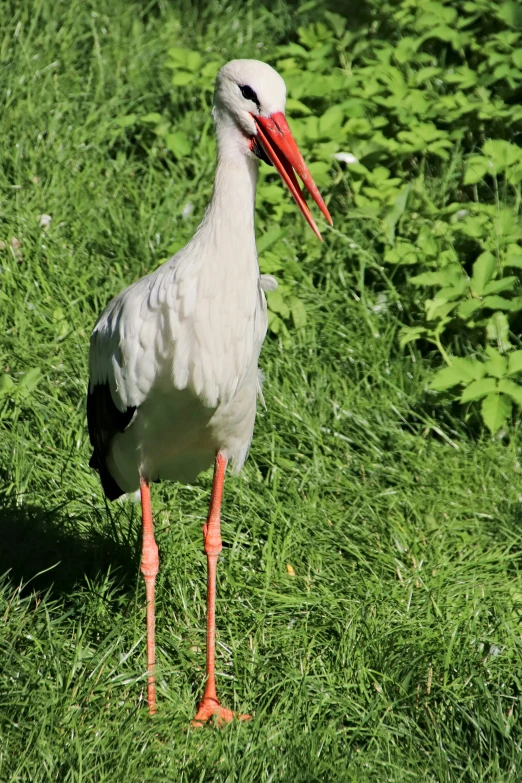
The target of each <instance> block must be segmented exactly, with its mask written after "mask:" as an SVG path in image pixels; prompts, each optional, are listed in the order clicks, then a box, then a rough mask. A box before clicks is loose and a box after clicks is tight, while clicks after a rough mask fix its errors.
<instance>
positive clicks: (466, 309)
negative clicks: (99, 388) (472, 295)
mask: <svg viewBox="0 0 522 783" xmlns="http://www.w3.org/2000/svg"><path fill="white" fill-rule="evenodd" d="M481 308H482V299H467V300H466V301H465V302H462V304H461V305H459V307H458V310H457V313H458V314H459V316H460V318H463V319H464V320H465V321H467V319H468V318H471V316H472V315H473V313H476V312H477V310H480V309H481Z"/></svg>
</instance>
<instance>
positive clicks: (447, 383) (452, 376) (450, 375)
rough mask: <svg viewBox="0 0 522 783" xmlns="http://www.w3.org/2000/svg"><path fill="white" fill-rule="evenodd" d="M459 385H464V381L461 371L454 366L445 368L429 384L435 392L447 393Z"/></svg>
mask: <svg viewBox="0 0 522 783" xmlns="http://www.w3.org/2000/svg"><path fill="white" fill-rule="evenodd" d="M459 383H464V379H463V377H462V374H461V372H460V371H459V369H458V368H457V367H453V366H452V367H444V368H443V369H442V370H439V371H438V373H437V374H436V375H435V376H434V378H433V380H432V381H431V383H430V384H429V388H430V389H433V391H445V390H446V389H451V388H453V386H457V385H458V384H459Z"/></svg>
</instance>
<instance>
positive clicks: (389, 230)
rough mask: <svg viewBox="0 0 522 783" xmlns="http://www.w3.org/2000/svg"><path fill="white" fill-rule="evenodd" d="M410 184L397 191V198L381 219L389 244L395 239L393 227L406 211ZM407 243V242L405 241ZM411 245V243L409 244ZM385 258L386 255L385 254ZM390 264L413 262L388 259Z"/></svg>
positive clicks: (394, 227)
mask: <svg viewBox="0 0 522 783" xmlns="http://www.w3.org/2000/svg"><path fill="white" fill-rule="evenodd" d="M410 190H411V187H410V185H406V186H405V187H404V188H403V189H402V190H401V191H400V193H399V195H398V196H397V198H396V199H395V203H394V205H393V207H392V209H391V210H390V211H389V212H388V214H387V215H386V217H385V218H384V220H383V228H384V233H385V235H386V241H387V242H388V244H389V245H392V244H393V242H394V241H395V229H396V227H397V223H398V222H399V220H400V219H401V217H402V216H403V215H404V213H405V211H406V207H407V204H408V199H409V196H410ZM406 244H409V243H406ZM411 247H413V245H411ZM385 260H386V256H385ZM390 263H391V264H404V263H406V264H409V263H415V262H414V261H390Z"/></svg>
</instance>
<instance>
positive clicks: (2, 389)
mask: <svg viewBox="0 0 522 783" xmlns="http://www.w3.org/2000/svg"><path fill="white" fill-rule="evenodd" d="M14 388H16V385H15V382H14V381H13V379H12V378H11V376H10V375H8V374H7V373H6V372H5V373H2V375H0V397H5V396H6V395H8V394H10V393H11V391H12V390H13V389H14Z"/></svg>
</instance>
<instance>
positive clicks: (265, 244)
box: [256, 226, 286, 255]
mask: <svg viewBox="0 0 522 783" xmlns="http://www.w3.org/2000/svg"><path fill="white" fill-rule="evenodd" d="M285 233H286V231H285V229H284V228H281V227H280V226H275V227H274V228H271V229H269V230H268V231H265V233H264V234H262V235H261V236H260V237H259V239H258V241H257V243H256V244H257V252H258V255H261V253H264V251H265V250H268V248H269V247H272V245H275V243H276V242H278V241H279V240H280V239H281V237H283V236H284V235H285Z"/></svg>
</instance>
